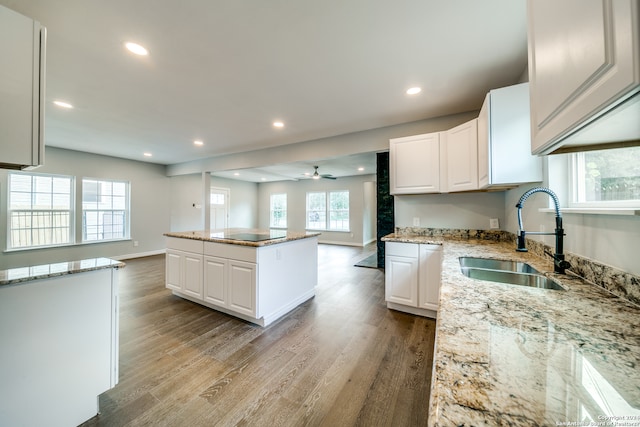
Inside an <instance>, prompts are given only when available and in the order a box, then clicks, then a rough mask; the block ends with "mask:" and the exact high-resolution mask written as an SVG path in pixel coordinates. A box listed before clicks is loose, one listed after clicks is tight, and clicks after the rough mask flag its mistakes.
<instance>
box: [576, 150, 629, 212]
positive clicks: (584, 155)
mask: <svg viewBox="0 0 640 427" xmlns="http://www.w3.org/2000/svg"><path fill="white" fill-rule="evenodd" d="M570 159H571V161H570V164H571V174H570V176H571V185H570V186H569V188H570V192H571V196H570V207H640V147H627V148H615V149H607V150H597V151H586V152H581V153H574V154H571V157H570Z"/></svg>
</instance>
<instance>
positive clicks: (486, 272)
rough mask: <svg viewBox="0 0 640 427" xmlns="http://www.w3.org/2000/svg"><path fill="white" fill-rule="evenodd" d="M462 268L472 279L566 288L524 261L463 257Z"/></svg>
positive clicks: (544, 287)
mask: <svg viewBox="0 0 640 427" xmlns="http://www.w3.org/2000/svg"><path fill="white" fill-rule="evenodd" d="M460 268H461V270H462V274H464V275H465V276H467V277H470V278H472V279H478V280H487V281H490V282H499V283H507V284H510V285H520V286H529V287H534V288H541V289H553V290H556V291H564V290H565V289H564V288H563V287H562V286H560V285H559V284H557V283H556V282H554V281H553V280H551V279H549V278H548V277H545V276H543V275H541V274H540V272H539V271H538V270H536V269H535V268H533V267H531V266H530V265H529V264H527V263H524V262H517V261H505V260H496V259H488V258H473V257H461V258H460Z"/></svg>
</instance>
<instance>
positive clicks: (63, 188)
mask: <svg viewBox="0 0 640 427" xmlns="http://www.w3.org/2000/svg"><path fill="white" fill-rule="evenodd" d="M73 186H74V178H73V177H71V176H65V175H49V174H33V173H17V172H12V173H9V199H8V207H9V209H8V211H9V233H8V234H9V236H8V247H9V248H10V249H17V248H29V247H42V246H56V245H65V244H69V243H71V242H72V241H73V222H74V221H73V203H74V202H73Z"/></svg>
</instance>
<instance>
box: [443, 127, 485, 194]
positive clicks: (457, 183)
mask: <svg viewBox="0 0 640 427" xmlns="http://www.w3.org/2000/svg"><path fill="white" fill-rule="evenodd" d="M440 149H441V156H442V158H443V165H444V168H445V169H444V170H443V172H444V173H443V174H442V176H443V181H446V185H441V190H442V192H443V193H444V192H455V191H471V190H477V189H478V119H473V120H470V121H468V122H466V123H463V124H461V125H458V126H456V127H454V128H453V129H449V130H448V131H446V132H443V133H442V144H441V148H440ZM444 177H446V179H445V178H444Z"/></svg>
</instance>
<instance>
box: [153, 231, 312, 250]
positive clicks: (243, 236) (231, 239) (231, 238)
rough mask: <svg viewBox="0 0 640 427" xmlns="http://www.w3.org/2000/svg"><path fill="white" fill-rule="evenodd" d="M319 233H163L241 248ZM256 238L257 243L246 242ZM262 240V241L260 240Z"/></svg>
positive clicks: (302, 237)
mask: <svg viewBox="0 0 640 427" xmlns="http://www.w3.org/2000/svg"><path fill="white" fill-rule="evenodd" d="M320 234H321V233H317V232H309V231H288V230H264V229H251V228H224V229H218V230H197V231H174V232H168V233H164V235H165V236H167V237H177V238H179V239H191V240H203V241H205V242H216V243H227V244H231V245H241V246H256V247H259V246H268V245H275V244H279V243H284V242H290V241H292V240H300V239H307V238H310V237H316V236H319V235H320ZM251 237H256V238H257V239H260V240H259V241H252V240H247V239H248V238H251ZM262 239H264V240H262Z"/></svg>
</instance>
